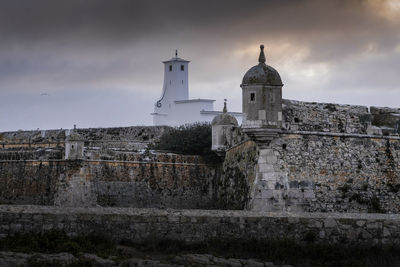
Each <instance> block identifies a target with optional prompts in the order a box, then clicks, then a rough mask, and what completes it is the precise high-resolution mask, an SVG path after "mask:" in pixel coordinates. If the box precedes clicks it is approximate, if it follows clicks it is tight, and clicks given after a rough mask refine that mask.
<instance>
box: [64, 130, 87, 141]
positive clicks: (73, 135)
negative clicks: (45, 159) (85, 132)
mask: <svg viewBox="0 0 400 267" xmlns="http://www.w3.org/2000/svg"><path fill="white" fill-rule="evenodd" d="M66 140H67V141H83V138H82V136H81V135H80V134H78V133H77V132H76V131H74V130H72V132H71V133H70V134H69V135H68V136H67V138H66Z"/></svg>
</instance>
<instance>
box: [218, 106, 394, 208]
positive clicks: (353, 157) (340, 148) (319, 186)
mask: <svg viewBox="0 0 400 267" xmlns="http://www.w3.org/2000/svg"><path fill="white" fill-rule="evenodd" d="M371 109H372V111H373V112H372V113H370V112H369V111H368V108H367V107H363V106H351V105H337V104H323V103H322V104H321V103H306V102H299V101H290V100H283V115H284V116H283V123H282V127H281V129H279V131H276V132H274V135H273V136H271V137H270V141H268V142H267V143H261V144H260V143H258V144H256V143H255V142H253V141H254V139H257V136H255V137H254V139H253V137H250V139H251V140H253V141H247V142H252V143H253V144H254V148H253V150H254V151H255V153H253V154H255V156H249V155H248V153H249V151H248V145H246V143H243V141H234V142H233V145H232V147H231V148H228V149H227V150H226V156H225V161H224V165H223V174H222V177H221V182H220V184H223V185H233V184H240V185H241V186H239V187H237V188H238V190H237V191H235V190H225V188H222V189H221V188H220V189H221V190H222V191H223V192H227V194H228V195H229V197H228V198H227V199H236V200H239V199H240V200H243V201H244V202H243V203H241V204H240V203H237V202H235V203H233V202H231V204H230V205H231V207H246V208H247V209H251V210H260V211H263V210H265V211H283V210H284V211H294V212H303V211H308V212H318V211H320V212H378V213H399V211H400V204H399V200H400V199H399V198H400V197H399V196H400V192H399V191H400V174H399V173H400V136H399V135H398V133H397V132H396V131H398V130H397V128H396V125H397V124H396V123H395V119H396V118H400V117H399V116H398V115H399V111H398V110H394V109H387V108H371ZM388 112H392V113H390V114H389V113H388ZM396 112H397V113H396ZM377 114H378V115H377ZM377 116H378V117H377ZM379 116H381V117H379ZM376 118H379V123H380V126H379V127H378V126H374V121H376V120H377V119H376ZM387 118H390V120H388V119H387ZM384 119H387V120H386V121H385V120H384ZM382 125H385V126H382ZM257 130H258V132H257V134H258V135H262V134H263V131H266V132H267V131H268V129H263V128H259V129H257ZM235 131H236V134H235V135H236V136H241V135H242V132H241V129H240V128H237V129H236V130H235ZM253 131H254V130H253ZM235 135H234V136H235ZM235 143H236V145H235ZM243 165H245V166H249V167H250V169H251V170H252V172H250V173H251V174H249V171H248V169H243V168H242V167H241V166H243ZM242 177H246V178H245V180H241V178H242ZM244 185H246V186H244ZM230 188H234V187H233V186H231V187H230ZM243 188H245V189H246V190H243Z"/></svg>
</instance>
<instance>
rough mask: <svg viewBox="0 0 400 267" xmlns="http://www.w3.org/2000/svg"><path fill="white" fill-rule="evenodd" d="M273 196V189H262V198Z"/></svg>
mask: <svg viewBox="0 0 400 267" xmlns="http://www.w3.org/2000/svg"><path fill="white" fill-rule="evenodd" d="M272 197H274V194H273V192H272V190H262V191H261V198H272Z"/></svg>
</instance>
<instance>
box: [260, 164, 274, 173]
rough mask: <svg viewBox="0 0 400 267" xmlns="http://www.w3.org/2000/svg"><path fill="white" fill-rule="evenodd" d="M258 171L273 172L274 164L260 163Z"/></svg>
mask: <svg viewBox="0 0 400 267" xmlns="http://www.w3.org/2000/svg"><path fill="white" fill-rule="evenodd" d="M258 171H259V172H262V173H265V172H273V171H274V166H273V165H272V164H268V163H261V164H259V165H258Z"/></svg>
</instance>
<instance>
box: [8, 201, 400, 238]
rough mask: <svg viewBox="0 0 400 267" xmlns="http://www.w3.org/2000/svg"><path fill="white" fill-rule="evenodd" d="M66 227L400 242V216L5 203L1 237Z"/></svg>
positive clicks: (149, 234) (151, 234)
mask: <svg viewBox="0 0 400 267" xmlns="http://www.w3.org/2000/svg"><path fill="white" fill-rule="evenodd" d="M53 229H58V230H64V231H65V232H66V233H67V234H69V235H79V234H88V233H97V234H101V235H102V236H106V237H109V238H112V239H114V240H116V241H119V240H129V241H131V242H143V241H154V240H177V241H185V242H204V241H207V240H210V239H218V240H221V241H224V240H271V239H278V238H279V239H292V240H296V241H298V242H301V241H304V240H308V241H310V240H314V241H315V242H323V243H325V244H326V243H330V244H341V245H357V246H359V245H366V246H372V245H375V244H399V243H400V215H393V214H392V215H389V214H337V213H301V214H289V213H274V212H268V213H266V212H250V211H221V210H218V211H211V210H171V209H170V210H165V209H164V210H157V209H132V208H71V207H64V208H62V209H60V208H57V207H44V206H22V205H19V206H9V205H0V237H4V236H7V235H12V234H14V233H24V232H25V233H26V232H36V233H38V232H45V231H49V230H53Z"/></svg>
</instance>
